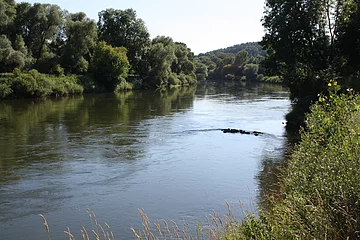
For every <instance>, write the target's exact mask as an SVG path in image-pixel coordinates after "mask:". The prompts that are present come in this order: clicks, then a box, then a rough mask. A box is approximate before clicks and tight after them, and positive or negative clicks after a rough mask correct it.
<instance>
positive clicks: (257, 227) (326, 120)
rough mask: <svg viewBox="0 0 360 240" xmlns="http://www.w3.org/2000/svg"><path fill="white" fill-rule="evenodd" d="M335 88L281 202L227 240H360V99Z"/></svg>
mask: <svg viewBox="0 0 360 240" xmlns="http://www.w3.org/2000/svg"><path fill="white" fill-rule="evenodd" d="M329 86H330V95H329V97H323V96H319V102H318V103H316V104H315V105H313V106H312V108H311V113H310V114H309V115H308V116H307V120H306V127H307V131H304V132H302V134H301V141H300V143H299V144H298V145H297V146H296V148H295V151H294V153H293V154H292V156H291V157H290V159H289V162H288V166H287V167H286V169H285V170H283V181H282V184H281V185H282V186H281V189H282V190H281V192H282V194H281V196H278V197H279V198H280V201H279V200H278V199H277V200H276V201H275V200H274V199H273V205H272V206H271V207H270V208H269V209H268V210H263V211H261V212H260V214H259V217H255V216H254V215H249V216H248V217H246V218H245V219H244V220H243V221H242V223H241V224H232V225H231V226H230V227H228V228H227V230H226V232H225V234H224V235H225V236H226V239H359V237H360V232H359V231H360V195H359V189H360V176H359V171H360V169H359V156H360V148H359V144H360V135H359V131H360V113H359V109H360V106H359V103H360V97H359V96H358V95H354V94H353V92H352V90H348V91H349V92H348V94H346V95H345V94H341V95H336V94H335V92H336V90H337V88H338V87H337V85H336V82H332V83H330V84H329Z"/></svg>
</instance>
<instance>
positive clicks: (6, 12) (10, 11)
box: [0, 0, 16, 34]
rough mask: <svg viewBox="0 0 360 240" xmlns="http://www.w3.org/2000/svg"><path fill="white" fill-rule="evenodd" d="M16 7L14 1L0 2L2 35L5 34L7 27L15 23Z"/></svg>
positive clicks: (0, 30)
mask: <svg viewBox="0 0 360 240" xmlns="http://www.w3.org/2000/svg"><path fill="white" fill-rule="evenodd" d="M15 6H16V5H15V1H14V0H0V34H4V33H5V29H6V28H7V26H8V25H10V24H11V23H12V22H13V21H14V18H15V14H16V9H15Z"/></svg>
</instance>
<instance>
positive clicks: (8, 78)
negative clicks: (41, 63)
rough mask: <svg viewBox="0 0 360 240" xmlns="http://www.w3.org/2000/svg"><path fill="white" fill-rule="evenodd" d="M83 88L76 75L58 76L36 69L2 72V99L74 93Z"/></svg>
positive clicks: (0, 88) (80, 91)
mask: <svg viewBox="0 0 360 240" xmlns="http://www.w3.org/2000/svg"><path fill="white" fill-rule="evenodd" d="M83 90H84V88H83V87H82V86H81V85H80V84H79V81H78V79H77V77H76V76H74V75H72V76H59V77H57V76H54V75H47V74H42V73H39V72H38V71H36V70H31V71H29V72H27V73H23V72H20V71H16V70H15V71H14V72H13V73H3V74H0V99H4V98H31V97H34V98H38V97H46V96H64V95H74V94H81V93H82V92H83Z"/></svg>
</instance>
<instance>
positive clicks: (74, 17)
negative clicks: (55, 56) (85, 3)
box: [61, 12, 97, 74]
mask: <svg viewBox="0 0 360 240" xmlns="http://www.w3.org/2000/svg"><path fill="white" fill-rule="evenodd" d="M64 34H65V36H66V38H67V40H66V42H65V43H64V47H63V48H64V49H63V52H62V56H61V65H62V66H64V68H65V71H66V72H68V73H70V72H71V73H75V74H79V73H81V74H84V73H86V72H87V71H88V67H89V61H90V56H91V54H92V52H93V50H94V48H95V45H96V41H97V28H96V23H95V22H94V21H93V20H90V19H89V18H87V17H86V14H85V13H82V12H80V13H75V14H70V15H69V16H67V18H66V22H65V32H64Z"/></svg>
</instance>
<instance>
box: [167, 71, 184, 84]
mask: <svg viewBox="0 0 360 240" xmlns="http://www.w3.org/2000/svg"><path fill="white" fill-rule="evenodd" d="M168 82H169V84H170V85H174V86H176V85H181V81H180V80H179V79H178V77H177V76H176V74H175V73H171V74H170V76H169V79H168Z"/></svg>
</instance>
